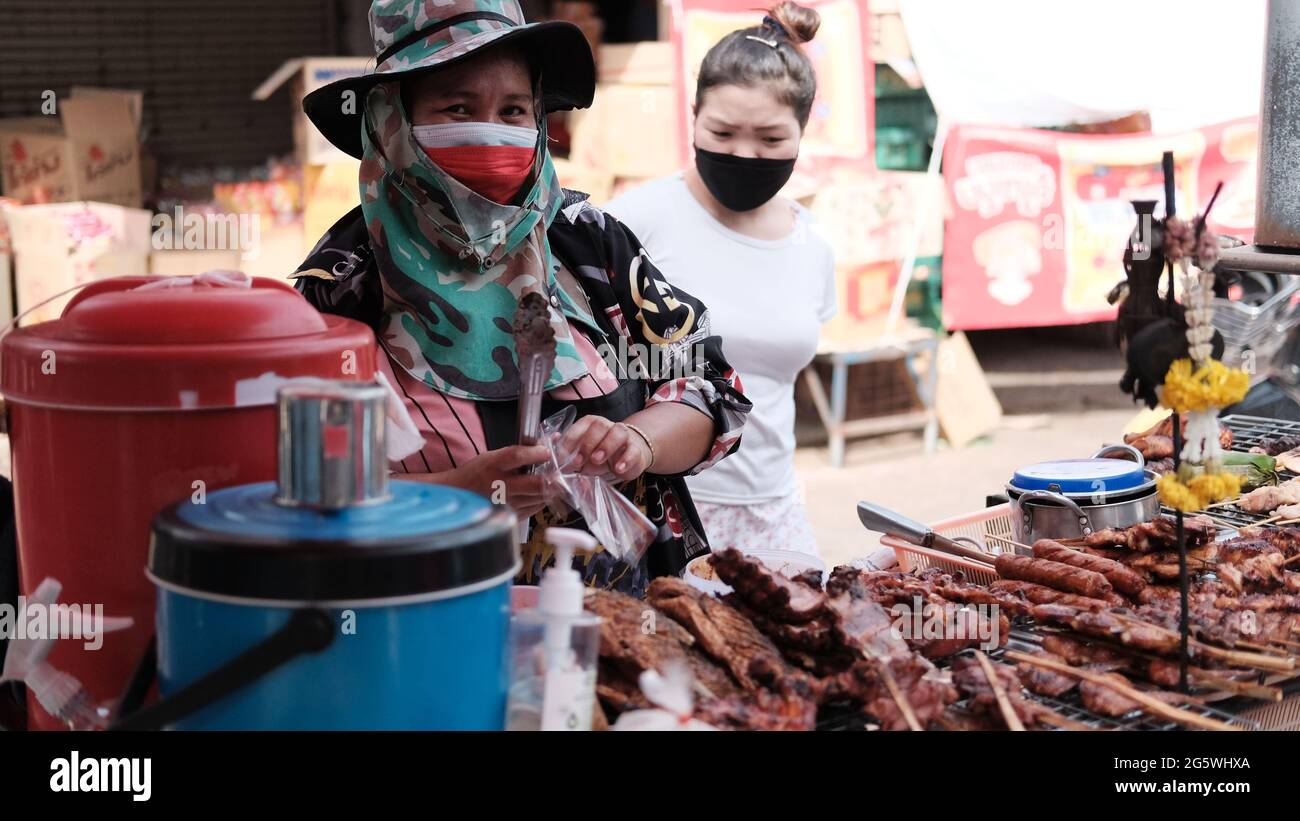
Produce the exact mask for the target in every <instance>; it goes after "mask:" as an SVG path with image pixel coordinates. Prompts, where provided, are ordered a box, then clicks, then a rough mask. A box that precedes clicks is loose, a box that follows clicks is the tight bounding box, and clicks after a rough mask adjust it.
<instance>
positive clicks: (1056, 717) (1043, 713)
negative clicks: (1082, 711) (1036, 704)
mask: <svg viewBox="0 0 1300 821" xmlns="http://www.w3.org/2000/svg"><path fill="white" fill-rule="evenodd" d="M1034 717H1035V718H1037V719H1038V720H1039V721H1041V722H1042V723H1044V724H1051V725H1052V726H1054V727H1060V728H1061V729H1062V730H1083V731H1087V732H1096V731H1097V729H1098V728H1097V727H1090V726H1088V725H1087V724H1084V723H1083V722H1082V721H1075V720H1074V719H1072V718H1066V717H1065V716H1063V715H1061V714H1060V713H1057V712H1056V711H1055V710H1051V709H1048V708H1047V707H1043V708H1042V709H1041V710H1040V711H1039V712H1037V713H1035V714H1034Z"/></svg>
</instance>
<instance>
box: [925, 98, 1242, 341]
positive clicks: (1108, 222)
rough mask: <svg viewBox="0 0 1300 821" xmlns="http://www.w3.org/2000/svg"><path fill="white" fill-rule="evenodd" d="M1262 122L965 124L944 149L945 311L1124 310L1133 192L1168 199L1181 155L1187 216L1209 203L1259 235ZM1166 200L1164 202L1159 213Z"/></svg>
mask: <svg viewBox="0 0 1300 821" xmlns="http://www.w3.org/2000/svg"><path fill="white" fill-rule="evenodd" d="M1257 137H1258V123H1257V121H1256V120H1255V119H1254V118H1250V119H1245V120H1238V121H1233V122H1230V123H1224V124H1221V125H1216V126H1211V127H1207V128H1203V129H1200V130H1198V131H1192V132H1189V133H1185V134H1162V135H1152V134H1134V135H1092V134H1088V135H1085V134H1063V133H1058V132H1053V131H1037V130H1028V129H1008V128H988V127H971V126H958V127H956V128H954V129H953V130H952V132H951V133H950V134H949V135H948V140H947V145H946V147H945V149H944V155H943V171H944V177H945V180H946V186H947V193H948V200H949V203H950V207H951V209H952V210H951V214H950V216H949V219H948V221H947V223H946V225H945V228H944V243H943V244H944V249H943V312H944V323H945V324H946V325H947V326H948V327H949V328H953V329H964V330H973V329H980V328H1020V327H1031V326H1040V325H1070V324H1076V323H1082V322H1097V321H1102V320H1108V319H1114V317H1115V309H1114V308H1113V307H1112V306H1110V305H1109V304H1107V302H1106V294H1107V292H1109V291H1110V289H1111V288H1112V287H1114V285H1115V284H1116V283H1117V282H1119V281H1120V280H1121V279H1123V277H1124V268H1123V263H1122V262H1121V259H1122V256H1123V253H1124V245H1125V242H1126V240H1127V239H1128V236H1129V233H1130V232H1131V231H1132V230H1133V226H1134V224H1135V219H1136V218H1135V216H1134V213H1133V208H1132V206H1131V205H1130V201H1131V200H1138V199H1149V200H1157V201H1160V202H1163V200H1164V183H1163V176H1162V173H1161V169H1160V158H1161V155H1162V154H1163V152H1165V151H1173V152H1174V166H1175V179H1176V183H1177V192H1176V196H1177V213H1178V214H1180V215H1183V216H1191V215H1192V214H1194V213H1199V212H1200V211H1201V210H1202V209H1204V208H1205V206H1206V204H1207V202H1208V200H1209V198H1210V195H1211V194H1212V193H1213V192H1214V187H1215V186H1216V185H1217V184H1218V183H1219V182H1222V183H1223V192H1222V193H1221V194H1220V195H1219V198H1218V200H1217V201H1216V202H1215V204H1214V209H1213V210H1212V211H1211V212H1210V226H1211V228H1213V229H1214V230H1216V231H1220V232H1222V233H1226V234H1230V235H1232V236H1235V237H1240V238H1241V239H1243V240H1245V241H1249V240H1250V238H1251V235H1252V233H1253V229H1254V223H1255V166H1256V156H1255V155H1256V145H1257ZM1162 212H1163V209H1157V214H1160V213H1162Z"/></svg>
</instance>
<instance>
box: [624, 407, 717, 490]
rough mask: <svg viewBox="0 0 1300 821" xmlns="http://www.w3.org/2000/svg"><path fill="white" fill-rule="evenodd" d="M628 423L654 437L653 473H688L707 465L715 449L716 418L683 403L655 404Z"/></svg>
mask: <svg viewBox="0 0 1300 821" xmlns="http://www.w3.org/2000/svg"><path fill="white" fill-rule="evenodd" d="M625 421H626V422H628V423H630V424H633V425H636V426H637V427H638V428H640V429H641V430H642V431H643V432H644V433H645V435H646V436H648V437H649V438H650V444H651V445H652V446H653V447H654V452H655V456H654V464H653V465H651V466H650V473H660V474H673V473H685V472H686V471H688V470H690V469H691V468H693V467H695V466H696V465H698V464H699V463H700V462H703V461H704V459H705V457H706V456H708V455H709V449H710V448H712V447H713V419H712V418H710V417H708V416H705V415H704V414H703V413H700V412H699V411H697V410H696V409H694V408H692V407H690V406H688V405H683V404H681V403H679V402H660V403H657V404H654V405H651V406H650V407H648V408H645V409H643V410H639V411H637V412H636V413H634V414H632V415H631V416H629V417H628V418H627V419H626V420H625Z"/></svg>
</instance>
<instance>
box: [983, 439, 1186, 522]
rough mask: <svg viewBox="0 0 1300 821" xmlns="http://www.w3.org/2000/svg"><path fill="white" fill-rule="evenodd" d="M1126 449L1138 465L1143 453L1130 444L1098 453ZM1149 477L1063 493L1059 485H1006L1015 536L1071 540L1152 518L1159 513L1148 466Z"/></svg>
mask: <svg viewBox="0 0 1300 821" xmlns="http://www.w3.org/2000/svg"><path fill="white" fill-rule="evenodd" d="M1114 453H1123V454H1126V455H1128V456H1130V457H1132V458H1133V461H1135V462H1137V463H1138V464H1139V465H1145V461H1144V460H1143V458H1142V454H1141V453H1140V452H1138V450H1137V449H1136V448H1134V447H1131V446H1129V445H1108V446H1106V447H1104V448H1102V449H1101V450H1099V451H1097V452H1096V453H1095V454H1093V458H1094V459H1096V458H1101V457H1104V456H1106V455H1108V454H1114ZM1143 473H1144V475H1145V476H1146V480H1145V481H1143V482H1142V484H1140V485H1138V486H1137V487H1133V488H1127V489H1124V490H1121V491H1104V490H1102V491H1097V492H1093V493H1060V492H1058V491H1056V490H1024V489H1022V488H1017V487H1016V486H1015V485H1012V484H1008V485H1007V496H1008V497H1009V498H1010V499H1011V506H1012V512H1013V515H1012V517H1011V527H1012V532H1013V533H1014V534H1015V538H1016V541H1018V542H1020V543H1022V544H1027V545H1032V544H1033V543H1034V542H1036V541H1038V540H1039V539H1068V538H1073V537H1076V536H1087V535H1088V534H1090V533H1094V532H1096V531H1098V530H1104V529H1106V528H1112V527H1115V528H1118V527H1129V526H1131V525H1135V524H1137V523H1139V522H1149V521H1151V520H1152V519H1154V518H1155V517H1156V516H1157V515H1159V513H1160V499H1159V496H1158V494H1157V492H1156V478H1157V477H1156V474H1155V473H1154V472H1153V471H1150V470H1144V471H1143Z"/></svg>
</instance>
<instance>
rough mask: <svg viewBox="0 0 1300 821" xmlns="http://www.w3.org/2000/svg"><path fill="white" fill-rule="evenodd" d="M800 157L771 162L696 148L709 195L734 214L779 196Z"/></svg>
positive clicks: (698, 164) (696, 155)
mask: <svg viewBox="0 0 1300 821" xmlns="http://www.w3.org/2000/svg"><path fill="white" fill-rule="evenodd" d="M797 159H798V158H797V157H791V158H790V159H788V160H769V159H763V158H761V157H737V156H735V155H734V154H719V153H717V152H716V151H705V150H704V149H703V148H700V147H699V146H696V148H695V168H696V170H697V171H699V172H700V179H702V180H704V185H705V187H706V188H708V189H709V193H710V194H712V195H713V196H714V198H715V199H717V201H718V202H720V203H722V205H723V206H724V207H726V208H730V209H731V210H732V211H753V210H754V209H755V208H757V207H759V206H760V205H762V204H763V203H765V202H767V201H768V200H770V199H772V198H773V197H775V196H776V195H777V192H778V191H780V190H781V189H782V188H783V187H785V184H786V183H787V182H789V181H790V175H791V174H793V173H794V164H795V160H797Z"/></svg>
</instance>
